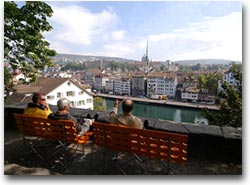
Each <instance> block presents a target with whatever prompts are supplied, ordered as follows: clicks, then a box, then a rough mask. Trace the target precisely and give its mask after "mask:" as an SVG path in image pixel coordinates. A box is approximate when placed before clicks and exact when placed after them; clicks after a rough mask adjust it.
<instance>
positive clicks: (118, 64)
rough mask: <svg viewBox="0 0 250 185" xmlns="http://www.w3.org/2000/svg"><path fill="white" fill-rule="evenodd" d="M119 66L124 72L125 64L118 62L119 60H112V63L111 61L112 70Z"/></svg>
mask: <svg viewBox="0 0 250 185" xmlns="http://www.w3.org/2000/svg"><path fill="white" fill-rule="evenodd" d="M119 68H120V69H121V70H122V71H123V72H124V71H125V69H126V67H125V64H123V63H120V62H112V63H111V70H112V71H116V70H118V69H119Z"/></svg>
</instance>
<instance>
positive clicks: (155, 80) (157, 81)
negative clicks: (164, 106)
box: [147, 73, 177, 97]
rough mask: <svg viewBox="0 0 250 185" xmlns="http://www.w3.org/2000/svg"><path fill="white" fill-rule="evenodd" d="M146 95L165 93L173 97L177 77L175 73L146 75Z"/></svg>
mask: <svg viewBox="0 0 250 185" xmlns="http://www.w3.org/2000/svg"><path fill="white" fill-rule="evenodd" d="M147 78H148V79H147V96H148V97H151V96H152V95H166V96H168V97H175V94H176V86H177V78H176V74H175V73H163V74H156V73H154V74H149V75H148V76H147Z"/></svg>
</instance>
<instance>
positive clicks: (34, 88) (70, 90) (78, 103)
mask: <svg viewBox="0 0 250 185" xmlns="http://www.w3.org/2000/svg"><path fill="white" fill-rule="evenodd" d="M33 92H38V93H41V94H45V96H46V99H47V103H48V104H51V105H56V104H57V101H58V100H59V99H60V98H67V99H69V100H70V102H71V106H72V107H74V108H82V109H91V110H93V108H94V106H93V95H92V94H91V93H90V92H89V91H87V90H85V89H83V88H82V87H81V86H80V85H78V84H77V83H75V82H74V81H72V80H70V79H69V78H46V77H40V78H38V80H37V81H36V82H34V83H31V84H29V85H18V86H17V92H16V93H14V94H13V95H12V96H15V95H16V96H17V94H18V96H19V97H20V98H19V99H20V100H18V101H17V102H19V103H21V102H31V97H32V93H33ZM21 95H22V96H21ZM12 99H16V97H12Z"/></svg>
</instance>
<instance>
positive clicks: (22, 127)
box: [14, 113, 93, 164]
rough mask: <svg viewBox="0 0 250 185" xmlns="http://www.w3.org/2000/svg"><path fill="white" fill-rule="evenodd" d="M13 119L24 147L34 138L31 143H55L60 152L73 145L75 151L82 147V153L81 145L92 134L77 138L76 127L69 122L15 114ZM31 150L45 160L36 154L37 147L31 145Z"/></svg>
mask: <svg viewBox="0 0 250 185" xmlns="http://www.w3.org/2000/svg"><path fill="white" fill-rule="evenodd" d="M14 118H15V121H16V126H17V129H18V131H20V132H21V133H22V134H23V142H24V144H25V145H26V143H31V142H30V139H29V138H30V137H35V139H34V138H32V140H33V141H35V140H38V139H45V140H46V141H47V140H51V141H57V142H58V143H59V144H60V145H61V147H60V148H61V151H66V149H67V146H68V145H69V144H72V143H74V144H76V148H75V149H77V148H78V146H82V149H83V150H82V151H83V152H84V147H83V145H84V144H85V143H86V141H87V140H89V138H90V136H91V135H92V134H93V132H87V133H85V135H83V136H81V137H78V133H77V130H76V125H75V123H74V121H71V120H53V119H45V118H38V117H32V116H25V115H23V114H16V113H14ZM27 141H28V142H27ZM31 148H32V151H33V152H35V153H36V154H38V155H39V157H40V158H41V159H45V158H44V157H43V156H41V155H40V154H39V153H38V152H37V150H36V148H37V146H34V144H31ZM55 153H57V152H54V153H53V154H52V155H51V156H54V154H55ZM51 156H50V157H51ZM46 159H48V156H46ZM61 164H64V163H61Z"/></svg>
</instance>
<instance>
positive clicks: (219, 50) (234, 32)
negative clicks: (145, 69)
mask: <svg viewBox="0 0 250 185" xmlns="http://www.w3.org/2000/svg"><path fill="white" fill-rule="evenodd" d="M241 17H242V14H241V13H238V12H233V13H231V14H229V15H227V16H223V17H218V18H207V17H206V19H205V20H204V21H202V22H192V23H190V24H189V27H187V28H182V29H176V30H172V32H170V33H163V34H157V35H154V34H152V35H149V36H148V38H149V42H151V43H152V44H153V46H154V47H153V48H154V49H152V51H151V52H153V53H155V54H156V53H157V54H156V55H155V56H154V57H155V58H161V57H165V58H170V59H173V60H175V59H194V58H211V57H212V58H224V59H232V60H241V58H242V21H241ZM164 50H165V52H164ZM164 53H165V56H164Z"/></svg>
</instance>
